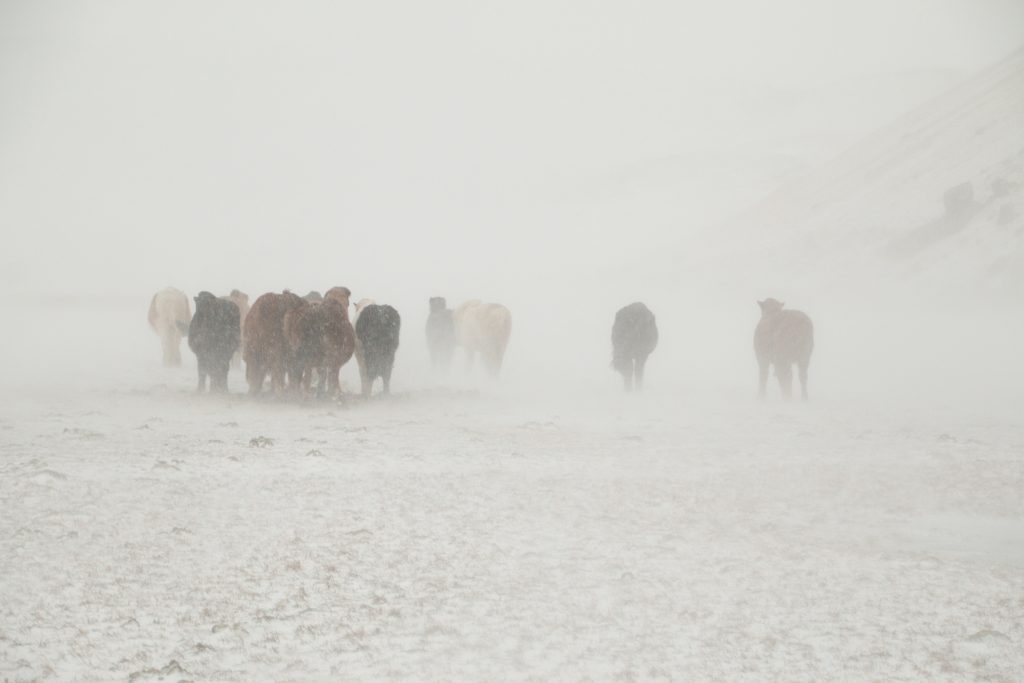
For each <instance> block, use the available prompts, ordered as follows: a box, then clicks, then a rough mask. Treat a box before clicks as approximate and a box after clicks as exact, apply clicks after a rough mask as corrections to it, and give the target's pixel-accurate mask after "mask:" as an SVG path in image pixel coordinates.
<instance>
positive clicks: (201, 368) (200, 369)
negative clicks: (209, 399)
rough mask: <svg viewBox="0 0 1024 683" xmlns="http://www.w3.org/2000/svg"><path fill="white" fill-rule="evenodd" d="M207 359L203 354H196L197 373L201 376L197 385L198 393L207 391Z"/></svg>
mask: <svg viewBox="0 0 1024 683" xmlns="http://www.w3.org/2000/svg"><path fill="white" fill-rule="evenodd" d="M206 372H207V370H206V361H205V359H204V358H203V356H196V374H197V375H198V376H199V382H198V384H197V385H196V393H197V394H201V393H203V392H204V391H206Z"/></svg>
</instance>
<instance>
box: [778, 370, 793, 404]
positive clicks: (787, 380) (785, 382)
mask: <svg viewBox="0 0 1024 683" xmlns="http://www.w3.org/2000/svg"><path fill="white" fill-rule="evenodd" d="M775 376H776V377H778V378H779V388H780V389H782V397H783V398H785V399H786V400H787V401H788V400H789V399H791V398H793V364H792V363H790V362H783V363H775Z"/></svg>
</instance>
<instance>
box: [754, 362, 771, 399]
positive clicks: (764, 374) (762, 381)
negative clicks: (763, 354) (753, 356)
mask: <svg viewBox="0 0 1024 683" xmlns="http://www.w3.org/2000/svg"><path fill="white" fill-rule="evenodd" d="M770 367H771V366H770V364H769V363H768V361H767V360H762V359H760V358H758V359H757V373H758V378H757V396H758V398H764V395H765V392H766V391H767V389H768V369H769V368H770Z"/></svg>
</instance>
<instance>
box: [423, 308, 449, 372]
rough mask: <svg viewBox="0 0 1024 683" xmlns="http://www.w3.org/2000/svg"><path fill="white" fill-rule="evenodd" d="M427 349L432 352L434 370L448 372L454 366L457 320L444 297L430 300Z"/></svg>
mask: <svg viewBox="0 0 1024 683" xmlns="http://www.w3.org/2000/svg"><path fill="white" fill-rule="evenodd" d="M427 348H428V349H429V350H430V364H431V365H432V366H433V367H434V369H435V370H443V371H445V372H447V371H448V367H449V366H450V365H451V364H452V356H454V355H455V318H454V317H453V316H452V309H450V308H448V306H447V302H446V301H445V300H444V297H440V296H434V297H431V298H430V315H429V316H427Z"/></svg>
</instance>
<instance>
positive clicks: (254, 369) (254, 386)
mask: <svg viewBox="0 0 1024 683" xmlns="http://www.w3.org/2000/svg"><path fill="white" fill-rule="evenodd" d="M265 375H266V371H265V370H264V369H263V367H262V366H261V365H260V364H259V363H258V362H248V361H247V362H246V364H245V380H246V381H247V382H248V383H249V393H250V394H251V395H253V396H256V395H257V394H259V393H260V392H261V391H263V378H264V376H265Z"/></svg>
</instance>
